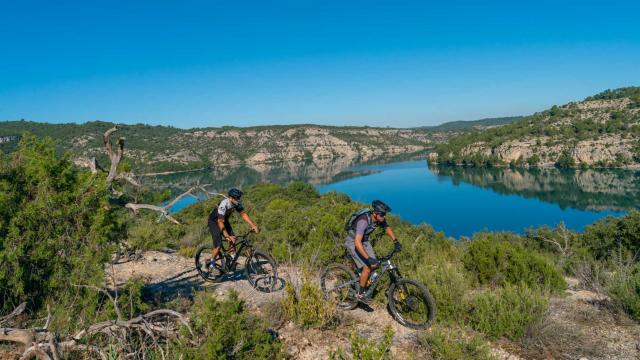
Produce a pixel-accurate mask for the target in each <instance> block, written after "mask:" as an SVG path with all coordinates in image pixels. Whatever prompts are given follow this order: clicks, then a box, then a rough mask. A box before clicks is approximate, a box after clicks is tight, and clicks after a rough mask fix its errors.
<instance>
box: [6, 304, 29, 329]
mask: <svg viewBox="0 0 640 360" xmlns="http://www.w3.org/2000/svg"><path fill="white" fill-rule="evenodd" d="M26 308H27V303H26V302H23V303H22V304H20V305H18V307H16V308H15V309H13V311H12V312H11V314H9V315H5V316H3V317H0V325H3V324H4V323H5V322H7V321H9V320H11V319H13V318H14V317H16V316H18V315H20V314H22V313H23V312H24V310H25V309H26Z"/></svg>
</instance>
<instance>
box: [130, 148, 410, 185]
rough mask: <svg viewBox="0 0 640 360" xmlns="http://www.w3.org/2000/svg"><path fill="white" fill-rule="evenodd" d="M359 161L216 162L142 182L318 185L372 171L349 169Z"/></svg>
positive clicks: (169, 183) (399, 158)
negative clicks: (237, 164) (218, 163)
mask: <svg viewBox="0 0 640 360" xmlns="http://www.w3.org/2000/svg"><path fill="white" fill-rule="evenodd" d="M408 156H409V155H408ZM408 156H404V157H397V156H396V157H393V158H378V159H376V162H388V161H399V160H405V159H406V158H412V157H408ZM413 157H415V154H413ZM367 163H371V162H367ZM360 164H363V162H360V161H358V160H357V159H349V158H342V159H314V160H311V159H309V160H308V161H303V162H293V161H288V162H274V163H263V164H251V165H239V166H219V167H214V168H212V169H206V170H197V171H190V172H183V173H177V174H169V175H158V176H150V177H144V178H143V182H144V184H145V185H148V186H150V187H153V188H156V189H165V188H170V189H173V190H175V192H180V191H183V190H184V189H188V188H189V187H190V186H192V185H193V184H196V183H199V184H211V185H212V186H211V187H208V188H209V189H210V190H216V191H222V190H226V189H228V188H230V187H240V188H245V187H247V186H250V185H254V184H258V183H276V184H287V183H289V182H291V181H294V180H301V181H304V182H307V183H310V184H313V185H320V184H326V183H330V182H334V181H339V180H344V179H348V178H352V177H356V176H361V175H366V174H369V173H371V172H373V170H351V167H353V166H354V165H360Z"/></svg>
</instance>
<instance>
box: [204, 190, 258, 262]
mask: <svg viewBox="0 0 640 360" xmlns="http://www.w3.org/2000/svg"><path fill="white" fill-rule="evenodd" d="M227 195H229V197H228V198H226V199H223V200H222V201H220V203H219V204H218V207H217V208H215V209H213V210H212V211H211V213H209V219H208V221H207V222H208V225H209V231H210V232H211V238H212V239H213V247H212V248H211V258H212V259H215V258H216V256H218V252H219V251H220V246H221V245H222V238H223V237H224V238H225V240H227V241H228V242H229V244H230V250H231V251H233V250H234V249H235V242H236V236H235V235H234V233H233V229H232V228H231V224H230V223H229V217H230V216H231V214H233V213H234V212H236V211H237V212H238V213H239V214H240V217H242V220H244V221H245V222H246V223H247V224H249V226H250V227H251V231H253V232H255V233H257V232H258V225H256V224H255V223H254V222H253V221H252V220H251V218H250V217H249V215H248V214H247V213H246V212H245V211H244V206H242V203H241V202H240V198H241V197H242V195H244V193H243V192H242V191H240V190H238V189H236V188H232V189H230V190H229V192H228V193H227Z"/></svg>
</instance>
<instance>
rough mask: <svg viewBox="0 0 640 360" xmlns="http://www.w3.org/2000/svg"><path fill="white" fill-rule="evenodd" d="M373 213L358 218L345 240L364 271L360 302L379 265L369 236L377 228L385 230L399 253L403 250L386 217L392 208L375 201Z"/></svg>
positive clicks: (372, 204)
mask: <svg viewBox="0 0 640 360" xmlns="http://www.w3.org/2000/svg"><path fill="white" fill-rule="evenodd" d="M371 208H372V210H371V211H367V212H364V213H363V214H361V215H360V216H358V217H357V218H356V219H355V220H354V221H353V223H352V225H351V228H350V229H349V234H348V235H347V238H346V239H345V246H346V247H347V250H348V251H349V254H350V255H351V257H352V258H353V260H354V262H355V263H356V266H357V267H358V269H362V272H361V273H360V281H359V282H360V292H358V293H357V294H356V297H357V298H358V299H360V300H362V299H363V298H364V294H365V293H366V288H367V281H368V280H369V275H370V274H371V271H372V269H373V268H374V267H375V266H376V265H377V264H378V260H377V259H376V254H375V252H374V251H373V247H372V246H371V243H370V241H369V235H371V233H373V232H374V231H375V230H376V229H377V228H382V229H384V230H385V232H386V233H387V235H389V237H391V239H392V240H393V241H394V242H395V247H396V249H397V250H398V251H399V250H400V249H401V246H400V243H399V242H398V238H397V237H396V235H395V234H394V233H393V229H392V228H391V227H390V226H389V225H388V224H387V221H386V219H385V216H386V214H387V212H389V211H391V208H390V207H389V206H387V204H385V203H383V202H382V201H380V200H374V201H373V202H372V203H371Z"/></svg>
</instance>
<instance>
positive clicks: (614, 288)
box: [609, 264, 640, 320]
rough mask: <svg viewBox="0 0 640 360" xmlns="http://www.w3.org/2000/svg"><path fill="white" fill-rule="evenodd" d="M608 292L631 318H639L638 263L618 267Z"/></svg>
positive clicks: (639, 281)
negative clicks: (631, 265) (633, 265)
mask: <svg viewBox="0 0 640 360" xmlns="http://www.w3.org/2000/svg"><path fill="white" fill-rule="evenodd" d="M609 294H610V295H611V296H612V297H613V298H614V299H615V300H616V301H617V302H618V303H619V304H620V305H621V306H622V308H623V309H624V311H625V312H627V313H628V314H629V315H630V316H631V317H632V318H634V319H636V320H640V264H636V266H635V268H633V267H630V266H629V267H621V268H620V269H618V271H617V273H616V275H615V277H614V280H613V284H612V285H611V287H610V289H609Z"/></svg>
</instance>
